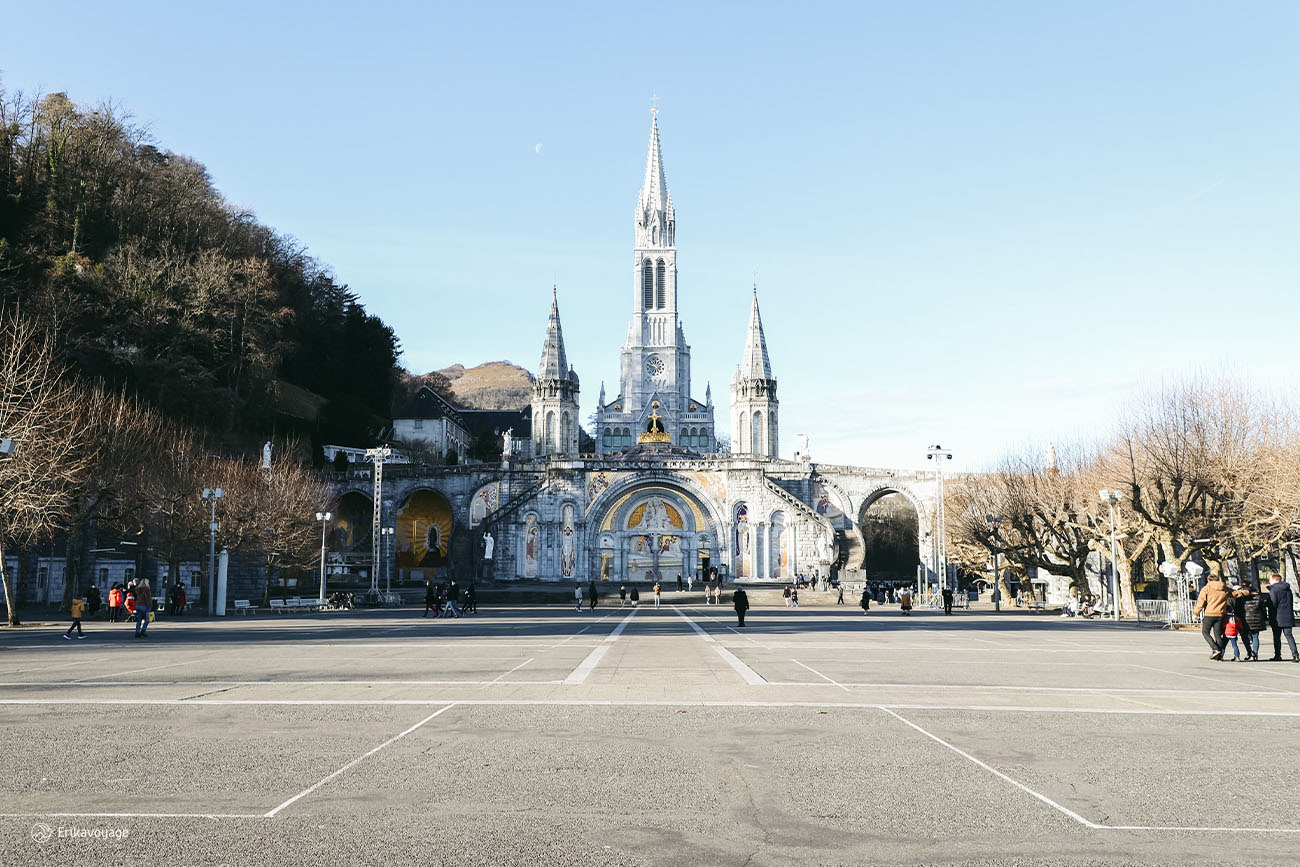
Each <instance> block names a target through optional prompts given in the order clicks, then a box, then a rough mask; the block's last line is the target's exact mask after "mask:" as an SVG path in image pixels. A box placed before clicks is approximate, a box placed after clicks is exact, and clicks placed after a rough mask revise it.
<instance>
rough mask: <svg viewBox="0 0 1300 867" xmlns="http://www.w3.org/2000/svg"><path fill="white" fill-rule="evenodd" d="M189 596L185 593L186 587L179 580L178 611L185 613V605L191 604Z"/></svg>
mask: <svg viewBox="0 0 1300 867" xmlns="http://www.w3.org/2000/svg"><path fill="white" fill-rule="evenodd" d="M189 602H190V600H189V597H188V596H186V595H185V587H184V586H183V585H182V584H180V583H179V582H177V584H176V613H177V614H180V615H184V614H185V607H186V606H187V605H189Z"/></svg>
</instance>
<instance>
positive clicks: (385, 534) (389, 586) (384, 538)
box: [379, 527, 397, 602]
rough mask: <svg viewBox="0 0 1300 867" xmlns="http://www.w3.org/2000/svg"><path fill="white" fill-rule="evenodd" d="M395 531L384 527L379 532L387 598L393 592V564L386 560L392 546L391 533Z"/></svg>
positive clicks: (393, 528)
mask: <svg viewBox="0 0 1300 867" xmlns="http://www.w3.org/2000/svg"><path fill="white" fill-rule="evenodd" d="M396 531H397V528H396V527H384V528H383V529H381V530H380V531H379V534H380V541H381V543H382V544H381V546H380V547H381V550H382V551H383V554H384V561H383V566H384V573H385V577H384V595H385V596H387V595H388V594H389V593H391V592H392V590H393V564H392V562H391V561H389V559H388V550H389V548H391V547H392V546H393V533H394V532H396ZM386 601H387V600H385V602H386Z"/></svg>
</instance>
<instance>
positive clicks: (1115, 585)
mask: <svg viewBox="0 0 1300 867" xmlns="http://www.w3.org/2000/svg"><path fill="white" fill-rule="evenodd" d="M1097 496H1099V497H1100V498H1101V501H1102V502H1103V503H1106V504H1107V505H1109V506H1110V607H1111V619H1112V620H1114V621H1115V622H1116V623H1118V622H1119V576H1118V575H1116V573H1115V562H1116V550H1117V549H1116V547H1115V507H1116V506H1118V505H1119V504H1120V502H1121V501H1123V499H1124V495H1123V494H1122V493H1120V492H1119V491H1108V490H1106V489H1105V488H1102V489H1101V490H1100V491H1098V492H1097Z"/></svg>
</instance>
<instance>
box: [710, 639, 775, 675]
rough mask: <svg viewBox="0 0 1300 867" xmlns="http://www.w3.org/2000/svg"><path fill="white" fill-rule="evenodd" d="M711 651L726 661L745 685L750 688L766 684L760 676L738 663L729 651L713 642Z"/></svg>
mask: <svg viewBox="0 0 1300 867" xmlns="http://www.w3.org/2000/svg"><path fill="white" fill-rule="evenodd" d="M713 649H714V650H715V651H716V652H717V654H718V656H721V657H722V658H723V659H724V660H726V663H727V665H730V666H731V667H732V668H733V669H734V670H735V672H736V674H738V675H740V676H741V678H742V679H743V680H744V681H745V683H747V684H749V685H751V686H757V685H758V684H765V683H767V681H766V680H764V679H763V676H762V675H761V674H759V673H758V672H757V671H754V669H752V668H750V667H749V666H748V665H745V663H743V662H741V661H740V658H739V657H738V656H736V655H735V654H734V653H732V652H731V651H730V650H727V648H725V647H723V646H722V645H721V644H717V643H716V642H715V643H714V645H713Z"/></svg>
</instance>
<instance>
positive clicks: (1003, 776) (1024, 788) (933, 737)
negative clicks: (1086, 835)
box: [881, 707, 1098, 829]
mask: <svg viewBox="0 0 1300 867" xmlns="http://www.w3.org/2000/svg"><path fill="white" fill-rule="evenodd" d="M881 710H883V711H884V712H885V713H887V714H889V715H890V716H892V717H893V718H894V719H896V720H898V721H899V722H902V723H906V724H907V725H909V726H911V727H912V728H914V729H916V730H917V731H918V732H920V733H921V734H923V735H925V736H926V737H927V738H929V739H930V740H932V741H934V742H935V743H937V744H940V745H942V746H945V747H947V748H948V749H950V750H952V751H953V752H954V753H956V754H957V755H959V756H961V757H962V758H964V759H967V760H969V761H971V762H974V763H975V764H977V765H979V766H980V767H981V768H983V769H984V770H986V771H988V772H989V773H990V774H992V775H993V776H995V777H997V778H999V779H1001V780H1004V781H1006V782H1008V783H1010V784H1011V785H1013V786H1015V787H1016V788H1017V789H1019V790H1020V791H1022V792H1024V793H1025V794H1027V795H1031V796H1032V797H1035V798H1037V799H1038V800H1040V801H1042V802H1043V803H1044V804H1046V805H1047V806H1049V807H1051V808H1053V809H1054V810H1058V811H1060V812H1061V813H1064V814H1065V815H1067V816H1069V817H1070V818H1071V819H1073V820H1074V821H1076V822H1078V823H1079V824H1080V825H1083V826H1084V827H1087V828H1094V829H1095V828H1097V827H1098V825H1097V824H1096V823H1095V822H1090V821H1088V820H1087V819H1085V818H1083V817H1082V816H1080V815H1079V814H1078V813H1076V812H1074V811H1073V810H1071V809H1070V808H1068V807H1063V806H1061V805H1060V804H1058V803H1056V802H1055V801H1053V800H1052V799H1051V798H1049V797H1047V796H1046V795H1043V794H1039V793H1038V792H1035V791H1034V790H1033V789H1031V788H1029V787H1028V786H1026V785H1025V784H1024V783H1019V782H1017V781H1015V780H1013V779H1011V778H1010V777H1008V776H1007V775H1006V774H1004V773H1002V772H1001V771H999V770H998V769H997V768H994V767H991V766H989V765H986V764H984V763H983V762H981V761H980V760H979V759H977V758H975V757H974V756H972V755H971V754H970V753H968V752H966V751H964V750H961V749H959V748H957V747H955V746H953V745H952V744H950V743H948V742H947V741H945V740H944V739H943V738H941V737H939V736H938V735H933V734H930V733H929V732H928V731H926V730H925V729H923V728H921V727H920V726H919V725H917V724H916V723H914V722H912V721H910V720H908V719H905V718H903V717H901V716H899V715H898V714H896V713H894V712H893V711H892V710H890V709H889V708H887V707H882V708H881Z"/></svg>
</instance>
